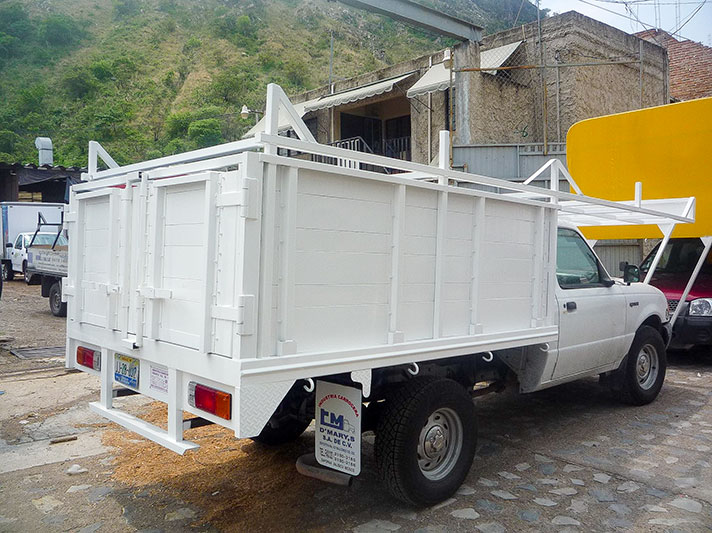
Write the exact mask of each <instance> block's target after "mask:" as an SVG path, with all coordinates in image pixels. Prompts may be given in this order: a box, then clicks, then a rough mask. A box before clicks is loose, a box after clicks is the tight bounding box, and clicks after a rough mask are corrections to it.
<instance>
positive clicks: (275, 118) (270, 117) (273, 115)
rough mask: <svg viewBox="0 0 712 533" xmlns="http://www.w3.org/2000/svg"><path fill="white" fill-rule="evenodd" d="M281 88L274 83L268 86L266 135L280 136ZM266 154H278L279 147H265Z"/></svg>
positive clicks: (268, 145) (269, 145)
mask: <svg viewBox="0 0 712 533" xmlns="http://www.w3.org/2000/svg"><path fill="white" fill-rule="evenodd" d="M278 89H279V87H278V86H277V85H275V84H273V83H270V84H269V85H267V104H266V106H265V133H266V134H267V135H278V134H279V94H278V92H277V91H278ZM264 150H265V153H266V154H272V155H274V154H276V153H277V147H276V146H272V145H271V144H267V145H265V148H264Z"/></svg>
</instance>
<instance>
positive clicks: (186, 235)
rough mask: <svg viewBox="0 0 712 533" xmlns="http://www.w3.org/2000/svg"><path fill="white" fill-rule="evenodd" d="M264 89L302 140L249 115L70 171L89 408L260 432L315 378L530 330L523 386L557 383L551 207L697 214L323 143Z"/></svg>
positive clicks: (469, 348)
mask: <svg viewBox="0 0 712 533" xmlns="http://www.w3.org/2000/svg"><path fill="white" fill-rule="evenodd" d="M279 105H281V106H282V107H283V108H284V110H285V111H286V112H287V113H288V114H290V113H291V115H292V121H293V123H294V126H295V129H296V130H297V133H298V135H299V136H300V137H301V138H302V139H303V140H296V139H290V138H286V137H281V136H277V135H276V134H274V135H272V134H269V133H267V134H260V135H258V136H257V138H256V139H249V140H246V141H239V142H235V143H229V144H226V145H221V146H217V147H213V148H209V149H204V150H199V151H196V152H191V153H188V154H182V155H179V156H170V157H167V158H163V159H158V160H154V161H149V162H146V163H141V164H137V165H130V166H127V167H117V166H116V165H115V164H114V163H113V161H112V160H111V158H110V157H109V156H108V154H106V152H105V151H103V149H102V148H101V147H100V146H99V145H98V144H96V143H93V144H92V145H91V147H90V162H89V168H90V172H89V174H88V175H87V176H86V177H87V178H88V182H87V183H82V184H79V185H75V186H74V187H73V188H72V193H71V200H70V207H69V211H68V213H67V215H66V216H65V223H66V225H67V227H68V230H69V242H70V246H69V273H68V276H67V278H65V280H64V286H63V296H64V297H65V298H66V299H67V301H68V303H69V308H68V321H67V332H68V342H67V365H68V366H70V367H76V368H80V369H82V370H84V371H87V372H94V373H96V374H98V375H100V376H101V381H102V389H101V399H100V401H99V402H97V403H94V404H92V407H93V408H94V409H95V410H97V411H98V412H100V413H101V414H103V415H104V416H106V417H107V418H109V419H111V420H114V421H116V422H118V423H119V424H122V425H123V426H125V427H127V428H129V429H131V430H134V431H136V432H138V433H140V434H142V435H144V436H146V437H148V438H151V439H153V440H154V441H156V442H159V443H160V444H162V445H164V446H166V447H168V448H170V449H172V450H174V451H177V452H179V453H183V452H185V451H186V450H188V449H191V448H193V447H196V445H195V444H193V443H191V442H188V441H185V440H183V429H184V427H189V424H184V423H183V422H182V421H183V411H187V412H190V413H193V414H195V415H196V416H198V417H201V418H203V419H206V420H208V421H210V422H214V423H219V424H221V425H223V426H225V427H227V428H230V429H231V430H233V431H234V432H235V435H236V436H237V437H255V436H257V435H259V434H260V432H261V431H262V430H263V428H264V427H265V426H266V424H267V423H268V421H269V420H270V417H271V416H272V415H273V413H275V410H276V409H277V408H278V406H279V405H280V403H281V402H282V401H283V400H284V399H285V396H286V395H287V393H288V392H289V391H290V390H294V387H293V386H295V384H296V387H299V388H300V389H301V388H302V386H303V387H304V388H305V390H308V391H312V390H313V387H314V383H313V381H312V380H315V379H318V378H324V377H334V376H340V378H339V379H341V383H343V380H344V379H346V380H349V381H350V385H352V386H353V385H354V384H356V385H357V386H360V389H361V392H362V395H363V397H364V398H366V399H368V398H369V394H370V392H371V386H372V379H373V376H374V371H376V370H378V369H389V368H404V369H405V368H407V369H408V370H409V371H410V372H411V374H417V373H418V369H419V366H418V364H419V363H423V362H433V361H439V360H445V359H446V358H452V357H455V356H466V355H472V354H489V358H487V357H485V361H491V360H492V357H491V356H492V354H491V352H495V351H501V350H507V349H512V348H522V347H535V349H536V351H537V353H539V354H540V356H538V357H539V360H538V361H537V362H536V364H533V365H532V366H536V367H537V368H538V367H541V368H538V370H537V371H535V373H536V372H538V374H536V375H537V376H538V377H536V378H535V381H536V383H534V384H532V383H530V384H529V390H534V389H536V388H541V387H543V386H546V383H548V382H551V383H554V382H556V379H555V377H553V376H554V367H555V365H556V360H557V355H558V352H557V349H558V341H559V326H558V322H559V310H558V305H557V302H556V298H555V292H554V286H555V285H556V284H557V278H556V265H555V263H556V238H557V237H556V236H557V225H558V224H559V223H560V222H561V221H564V220H566V221H568V222H569V223H573V224H592V223H601V220H607V221H608V223H611V224H641V223H642V224H651V223H652V224H671V223H672V224H674V223H676V222H688V221H690V220H692V215H691V213H692V207H693V205H694V203H693V202H691V201H682V202H681V201H657V203H653V204H648V203H646V202H639V201H638V202H631V203H630V204H629V205H621V204H616V203H613V202H607V201H604V200H597V199H591V198H586V197H582V196H576V195H571V194H567V193H562V192H558V191H557V190H547V189H542V188H538V187H532V186H528V185H522V184H512V183H509V182H503V181H500V180H497V179H493V178H487V177H482V176H473V175H470V174H465V173H462V172H456V171H452V170H448V169H444V168H433V167H427V166H423V165H419V164H415V163H411V162H406V161H399V160H393V159H388V158H384V157H380V156H374V155H370V154H363V153H356V152H350V151H347V150H343V149H338V148H333V147H328V146H322V145H318V144H316V143H314V142H313V138H312V137H311V135H310V134H309V133H308V130H306V128H305V127H304V125H303V123H301V121H300V120H299V118H298V117H297V116H296V115H295V114H294V113H293V110H292V109H291V106H290V105H289V103H288V101H287V100H286V97H284V96H283V93H282V92H281V89H279V88H278V87H276V86H270V90H269V93H268V104H267V115H268V120H267V122H268V129H267V131H268V132H276V129H277V116H278V111H277V108H278V107H279ZM278 148H281V149H286V150H292V151H299V152H301V153H302V155H301V156H298V157H285V156H283V155H279V154H278ZM308 154H314V155H315V156H316V157H309V156H308ZM97 155H99V156H100V157H101V158H102V159H104V160H105V161H107V162H108V163H109V165H110V167H111V168H109V169H108V170H104V171H98V170H97V168H96V164H97V163H96V156H97ZM312 159H316V160H317V161H325V160H326V161H328V163H331V164H327V163H326V162H317V161H313V160H312ZM362 164H368V165H376V166H383V167H388V168H389V169H397V170H398V171H399V172H400V173H393V172H392V171H391V173H390V174H388V173H380V172H371V171H365V170H360V167H361V165H362ZM550 170H551V181H552V183H556V184H558V177H559V174H558V173H559V172H560V168H559V167H557V166H555V165H554V166H551V168H550ZM461 184H468V187H463V186H459V185H461ZM485 189H487V190H485ZM683 207H684V209H683ZM611 284H613V282H611ZM621 290H622V289H621ZM650 290H653V289H650ZM619 292H620V291H619ZM621 294H622V293H621ZM654 296H655V297H657V295H654ZM622 298H623V297H622V296H621V302H623V299H622ZM662 301H664V299H663V300H662ZM616 305H618V304H616ZM621 305H623V306H624V307H625V306H626V304H625V303H624V302H623V303H621ZM656 305H657V304H656ZM651 306H653V304H652V303H651V304H650V306H648V307H646V310H650V309H652V310H653V311H654V313H653V314H655V313H657V319H658V322H661V321H663V322H664V317H661V316H659V315H660V314H664V309H663V311H660V309H659V308H654V306H653V307H651ZM643 307H645V306H643ZM653 311H651V312H653ZM641 321H642V319H641ZM638 325H639V324H638ZM638 325H634V324H631V327H633V328H637V327H638ZM635 331H636V330H635V329H633V331H632V333H629V332H627V333H626V334H625V335H624V337H625V338H623V337H621V340H620V341H619V343H620V344H621V347H622V346H623V344H624V343H625V342H627V346H630V342H631V341H632V338H633V335H634V334H635ZM87 350H88V351H87ZM625 351H627V347H626V348H625ZM87 353H88V354H89V355H88V356H86V354H87ZM503 353H506V352H503ZM623 355H625V353H623V354H621V358H622V357H623ZM85 357H88V358H89V359H87V360H85ZM92 358H93V359H92ZM621 358H619V359H617V360H616V361H615V363H605V364H602V365H601V366H599V367H597V368H596V369H595V371H596V372H599V371H600V372H605V371H608V370H614V369H615V368H617V366H618V365H620V359H621ZM574 366H575V365H574ZM588 372H589V374H590V373H591V371H590V369H589V370H588ZM580 374H581V369H578V370H576V371H572V372H571V373H570V375H564V376H559V382H560V381H562V380H566V379H574V378H575V377H576V376H580ZM528 378H529V379H530V380H531V379H532V377H531V375H529V376H528ZM117 380H118V381H119V382H120V383H121V384H122V385H123V386H124V387H125V388H128V389H130V390H132V391H135V392H138V393H141V394H144V395H146V396H149V397H151V398H155V399H157V400H161V401H163V402H166V403H167V404H168V430H167V431H163V430H161V429H159V428H157V427H155V426H152V425H150V424H148V423H146V422H144V421H142V420H139V419H137V418H135V417H133V416H131V415H129V414H126V413H124V412H122V411H120V410H119V409H116V408H115V407H114V406H113V404H112V397H113V396H114V393H112V389H113V388H114V384H115V383H116V381H117ZM337 381H338V380H337ZM196 386H197V387H198V389H200V387H203V386H205V387H208V388H209V389H211V390H214V391H218V394H219V395H221V396H219V397H216V398H217V399H216V400H214V401H215V402H217V403H219V402H227V403H224V404H222V405H223V406H225V405H227V407H224V408H223V410H222V411H221V413H220V416H218V415H217V414H215V413H213V412H207V411H206V410H204V409H200V408H197V407H196V395H197V394H199V392H196ZM227 395H229V397H228V396H227ZM225 409H227V410H225ZM218 410H219V409H218ZM225 414H227V415H228V416H227V417H225V416H223V415H225ZM414 501H415V500H414Z"/></svg>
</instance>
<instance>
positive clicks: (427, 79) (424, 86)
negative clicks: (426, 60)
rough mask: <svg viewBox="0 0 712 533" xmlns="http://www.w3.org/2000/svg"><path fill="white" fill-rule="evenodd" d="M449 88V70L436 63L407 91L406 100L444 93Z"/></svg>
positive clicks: (443, 65)
mask: <svg viewBox="0 0 712 533" xmlns="http://www.w3.org/2000/svg"><path fill="white" fill-rule="evenodd" d="M449 86H450V69H447V68H445V63H438V64H437V65H433V66H432V67H430V70H428V72H426V73H425V74H424V75H423V77H422V78H420V79H419V80H418V81H416V82H415V85H413V86H412V87H411V88H410V89H408V93H407V94H408V98H414V97H416V96H420V95H422V94H428V93H434V92H436V91H444V90H445V89H447V88H448V87H449Z"/></svg>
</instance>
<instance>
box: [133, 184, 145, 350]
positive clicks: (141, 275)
mask: <svg viewBox="0 0 712 533" xmlns="http://www.w3.org/2000/svg"><path fill="white" fill-rule="evenodd" d="M139 175H140V176H141V183H140V184H139V187H138V224H136V227H137V228H138V229H137V232H136V236H135V238H134V239H133V242H134V254H133V255H134V257H135V258H136V261H135V263H134V264H135V265H136V266H135V269H136V270H135V271H134V274H135V278H134V279H135V282H134V283H135V285H134V287H135V289H136V291H135V293H134V304H133V306H134V333H135V335H136V338H135V339H134V345H135V346H137V347H138V346H143V325H144V314H145V313H144V308H145V305H146V299H145V298H144V297H143V295H142V294H141V292H140V289H141V287H142V286H143V285H144V284H145V283H146V279H145V275H146V272H145V270H144V269H145V267H144V265H145V263H144V259H143V257H144V254H146V253H147V252H148V250H147V249H146V217H147V216H148V214H147V210H148V173H147V172H139Z"/></svg>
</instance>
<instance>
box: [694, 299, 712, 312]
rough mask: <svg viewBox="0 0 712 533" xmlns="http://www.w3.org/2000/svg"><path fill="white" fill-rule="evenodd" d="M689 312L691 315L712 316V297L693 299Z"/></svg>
mask: <svg viewBox="0 0 712 533" xmlns="http://www.w3.org/2000/svg"><path fill="white" fill-rule="evenodd" d="M688 314H689V315H690V316H712V299H710V298H698V299H697V300H692V301H691V302H690V307H689V308H688Z"/></svg>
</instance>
